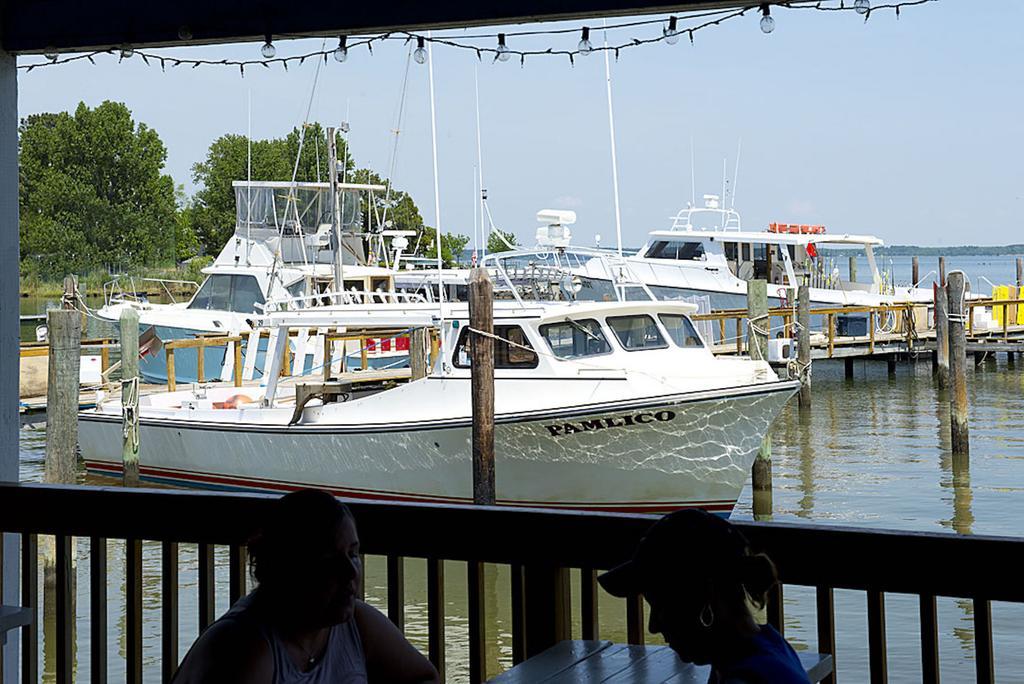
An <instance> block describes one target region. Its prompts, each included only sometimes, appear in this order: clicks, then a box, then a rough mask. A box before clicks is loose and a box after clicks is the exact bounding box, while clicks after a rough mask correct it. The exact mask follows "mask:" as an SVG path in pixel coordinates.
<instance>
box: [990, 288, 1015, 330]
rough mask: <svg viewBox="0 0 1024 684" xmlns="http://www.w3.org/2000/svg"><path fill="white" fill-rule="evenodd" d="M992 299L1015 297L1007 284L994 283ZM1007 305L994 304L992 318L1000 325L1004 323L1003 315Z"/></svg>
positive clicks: (1000, 299)
mask: <svg viewBox="0 0 1024 684" xmlns="http://www.w3.org/2000/svg"><path fill="white" fill-rule="evenodd" d="M992 299H993V300H994V301H1003V300H1007V299H1013V297H1011V296H1010V288H1009V287H1008V286H1006V285H993V286H992ZM1006 313H1007V312H1006V305H1005V304H1004V305H1003V306H996V305H993V306H992V319H993V320H994V321H995V322H996V323H997V324H998V325H999V326H1002V325H1003V316H1004V315H1005V314H1006Z"/></svg>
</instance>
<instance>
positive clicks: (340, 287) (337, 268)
mask: <svg viewBox="0 0 1024 684" xmlns="http://www.w3.org/2000/svg"><path fill="white" fill-rule="evenodd" d="M337 155H338V150H337V144H336V141H335V135H334V127H333V126H331V127H328V129H327V178H328V183H329V184H330V186H331V224H332V225H333V227H334V230H333V231H332V232H333V235H334V291H335V292H337V293H338V295H337V296H336V298H335V302H336V303H338V304H341V293H342V292H344V290H345V267H344V265H343V263H342V262H343V261H344V257H343V255H342V250H341V216H340V215H339V214H340V212H339V211H338V157H337Z"/></svg>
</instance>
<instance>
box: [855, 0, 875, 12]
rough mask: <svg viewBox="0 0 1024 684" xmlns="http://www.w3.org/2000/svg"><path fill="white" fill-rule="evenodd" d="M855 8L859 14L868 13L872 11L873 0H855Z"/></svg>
mask: <svg viewBox="0 0 1024 684" xmlns="http://www.w3.org/2000/svg"><path fill="white" fill-rule="evenodd" d="M853 10H854V11H855V12H856V13H857V14H867V13H868V12H870V11H871V0H853Z"/></svg>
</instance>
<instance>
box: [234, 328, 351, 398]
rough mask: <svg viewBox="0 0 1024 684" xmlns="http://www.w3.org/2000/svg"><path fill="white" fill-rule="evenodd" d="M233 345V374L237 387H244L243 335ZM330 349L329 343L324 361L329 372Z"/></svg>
mask: <svg viewBox="0 0 1024 684" xmlns="http://www.w3.org/2000/svg"><path fill="white" fill-rule="evenodd" d="M326 338H327V335H324V339H326ZM231 344H232V345H233V349H234V353H235V365H234V366H232V368H231V372H232V374H233V375H234V380H235V387H241V386H242V337H241V335H239V338H238V339H237V340H235V341H234V342H232V343H231ZM330 348H331V343H330V342H328V343H327V349H328V354H327V356H326V357H325V361H324V363H325V366H324V367H325V368H327V370H328V372H329V371H330V369H331V356H330V351H329V350H330Z"/></svg>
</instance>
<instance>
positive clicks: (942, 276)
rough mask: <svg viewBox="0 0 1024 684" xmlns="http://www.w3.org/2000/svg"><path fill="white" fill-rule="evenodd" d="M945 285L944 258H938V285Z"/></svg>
mask: <svg viewBox="0 0 1024 684" xmlns="http://www.w3.org/2000/svg"><path fill="white" fill-rule="evenodd" d="M945 284H946V257H941V256H940V257H939V285H943V286H944V285H945Z"/></svg>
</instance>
